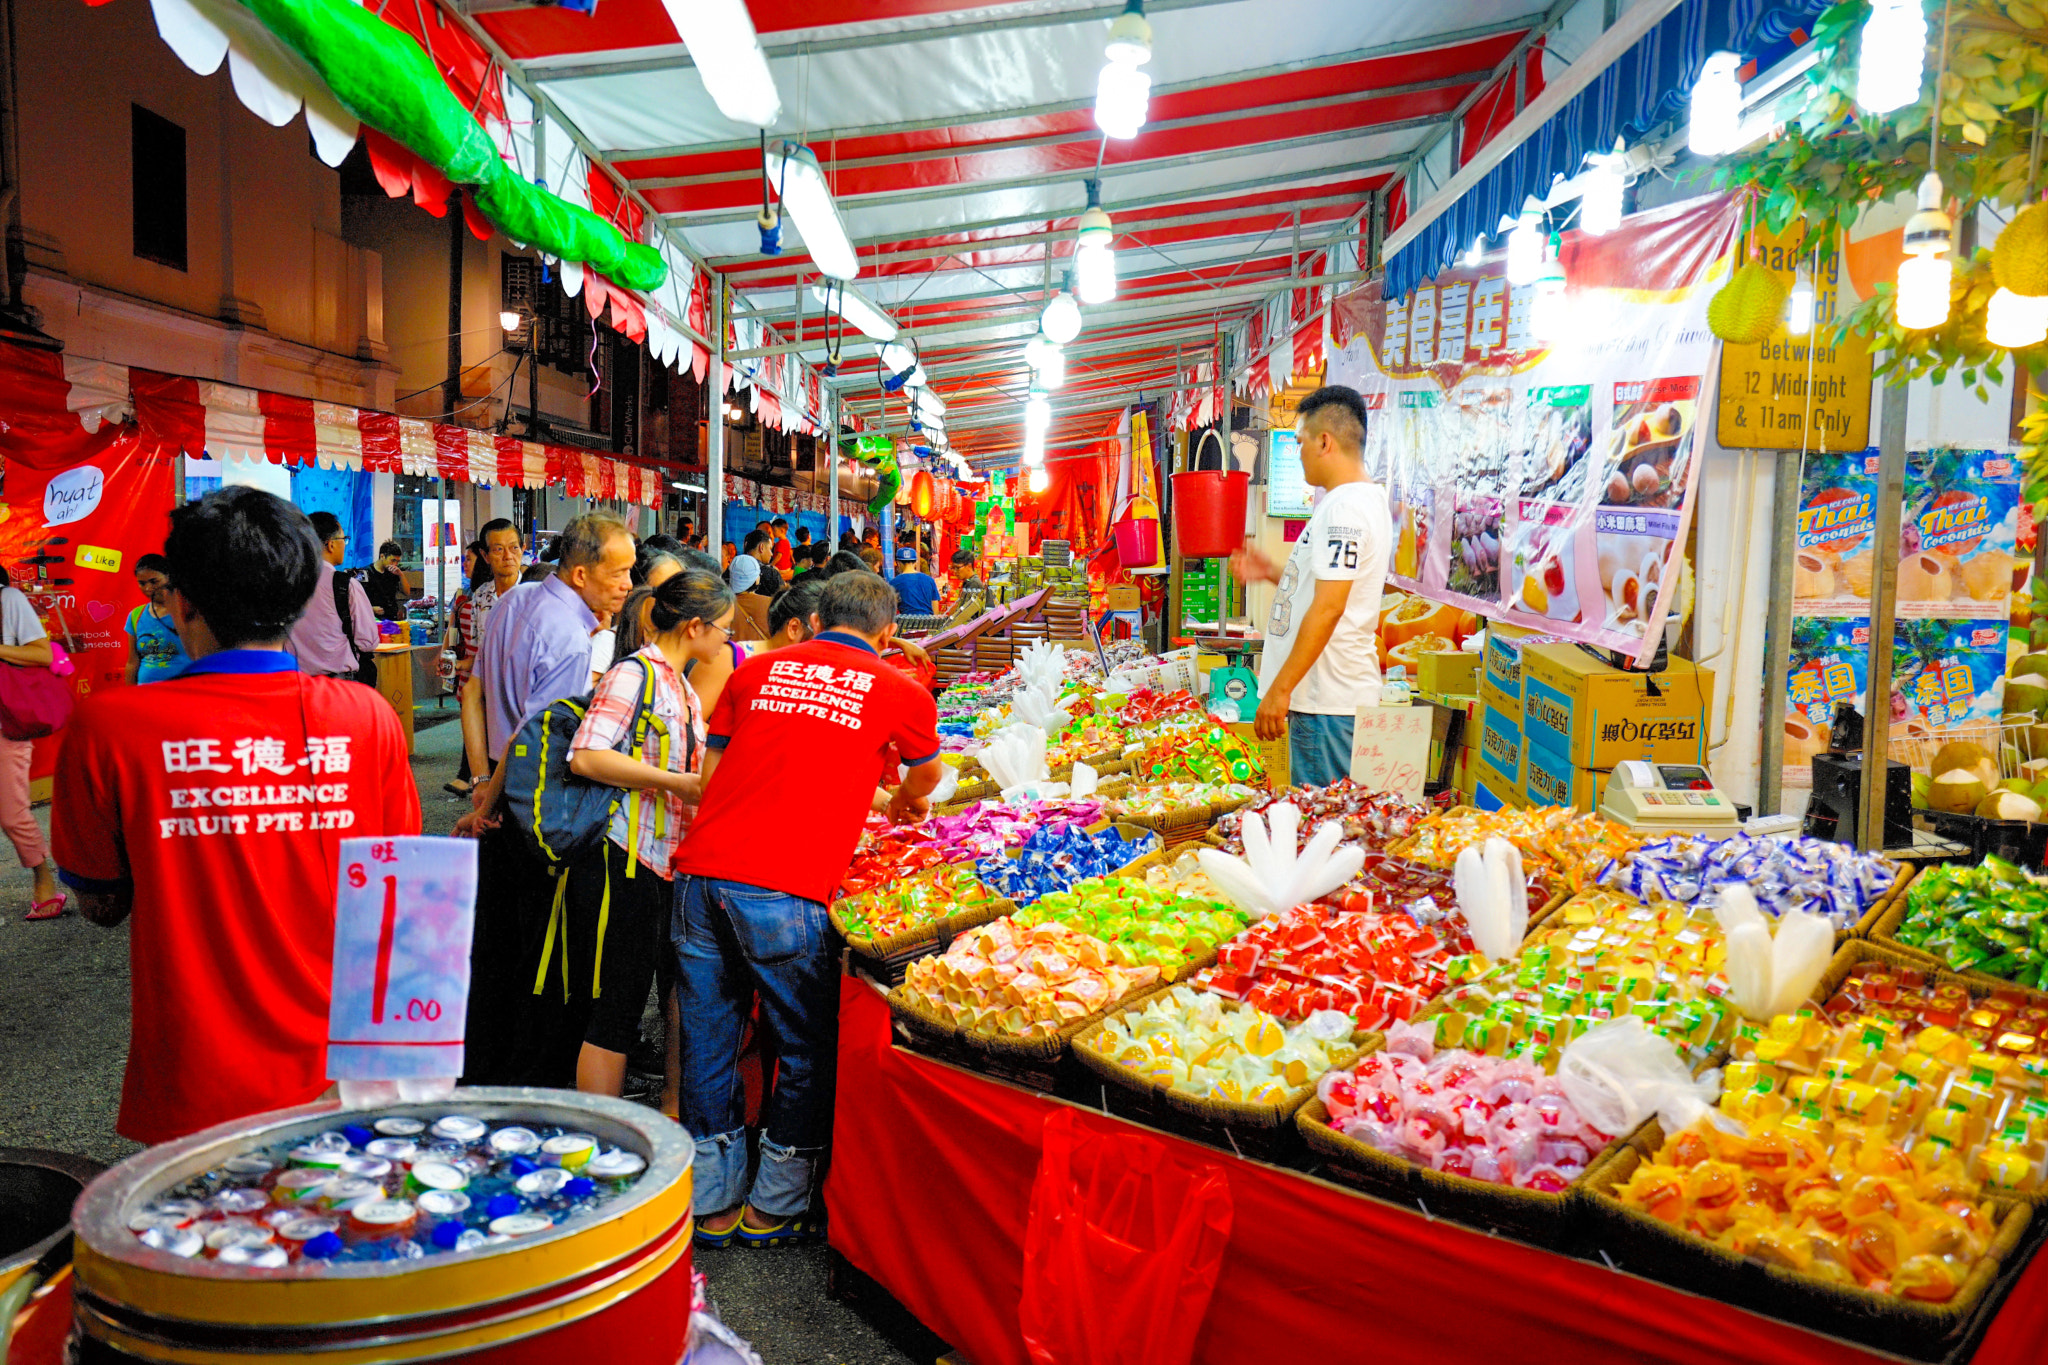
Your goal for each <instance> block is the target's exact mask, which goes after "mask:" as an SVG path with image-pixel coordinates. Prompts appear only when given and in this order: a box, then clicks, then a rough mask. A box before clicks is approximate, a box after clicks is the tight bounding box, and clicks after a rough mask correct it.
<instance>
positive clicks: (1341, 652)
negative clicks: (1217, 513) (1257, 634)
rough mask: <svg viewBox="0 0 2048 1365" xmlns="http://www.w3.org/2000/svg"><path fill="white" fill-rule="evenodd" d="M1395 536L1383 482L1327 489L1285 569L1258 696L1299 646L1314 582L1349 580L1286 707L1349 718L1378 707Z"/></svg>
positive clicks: (1269, 622) (1261, 661) (1262, 658)
mask: <svg viewBox="0 0 2048 1365" xmlns="http://www.w3.org/2000/svg"><path fill="white" fill-rule="evenodd" d="M1393 538H1394V529H1393V521H1392V518H1391V517H1390V516H1389V515H1388V513H1387V490H1386V489H1385V488H1383V487H1381V486H1380V485H1379V484H1376V483H1369V482H1368V483H1347V484H1340V485H1338V486H1337V487H1336V488H1333V489H1331V490H1330V491H1329V492H1328V493H1326V494H1324V495H1323V498H1322V500H1321V501H1320V502H1318V503H1317V504H1316V510H1315V514H1314V515H1313V516H1311V517H1310V518H1309V521H1308V525H1307V527H1306V528H1304V529H1303V531H1302V533H1301V538H1300V539H1299V540H1297V541H1295V542H1294V552H1293V553H1292V554H1290V555H1288V556H1287V567H1286V568H1285V569H1283V570H1281V572H1280V587H1279V590H1278V592H1276V593H1275V595H1274V597H1273V611H1272V615H1270V616H1269V617H1268V618H1267V620H1266V647H1265V650H1264V652H1263V654H1262V655H1261V656H1260V659H1259V693H1260V695H1261V696H1264V695H1265V694H1266V692H1267V691H1268V690H1270V689H1271V687H1272V685H1273V679H1274V678H1275V677H1277V676H1278V675H1279V673H1280V667H1281V665H1282V664H1284V663H1285V662H1286V661H1287V656H1288V654H1289V652H1290V651H1292V649H1293V648H1294V641H1295V638H1296V636H1297V634H1298V633H1299V628H1300V624H1301V622H1302V620H1303V618H1304V617H1306V616H1307V615H1308V608H1309V603H1310V602H1312V601H1314V600H1315V595H1316V584H1317V583H1318V582H1331V581H1345V582H1349V583H1350V584H1351V596H1350V598H1349V600H1348V601H1347V602H1346V603H1345V605H1344V615H1343V616H1342V617H1341V618H1339V620H1338V622H1337V629H1336V631H1335V632H1334V633H1332V634H1331V636H1330V643H1329V644H1328V645H1326V646H1324V648H1323V652H1322V654H1321V655H1320V656H1318V657H1317V659H1316V662H1315V665H1314V667H1312V668H1310V669H1309V671H1308V675H1307V676H1306V677H1304V678H1303V679H1302V680H1301V682H1300V683H1299V684H1298V685H1297V686H1296V687H1295V689H1294V697H1293V699H1292V700H1291V701H1290V702H1289V703H1288V707H1287V709H1288V710H1290V711H1303V712H1307V713H1308V714H1310V715H1319V716H1348V715H1350V714H1352V713H1353V712H1354V711H1356V710H1357V709H1358V708H1359V707H1361V706H1377V705H1379V700H1380V661H1379V651H1378V635H1379V619H1380V595H1381V591H1382V589H1383V588H1384V587H1385V586H1386V580H1387V552H1388V547H1389V546H1390V544H1391V543H1392V541H1393Z"/></svg>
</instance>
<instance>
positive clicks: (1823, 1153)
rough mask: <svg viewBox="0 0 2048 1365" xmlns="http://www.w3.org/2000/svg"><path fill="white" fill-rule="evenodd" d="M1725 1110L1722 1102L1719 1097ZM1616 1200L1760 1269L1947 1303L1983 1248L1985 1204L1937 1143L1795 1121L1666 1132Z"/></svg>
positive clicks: (1988, 1211)
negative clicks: (1910, 1142)
mask: <svg viewBox="0 0 2048 1365" xmlns="http://www.w3.org/2000/svg"><path fill="white" fill-rule="evenodd" d="M1723 1103H1724V1107H1725V1106H1726V1100H1724V1101H1723ZM1615 1196H1616V1198H1618V1199H1620V1200H1621V1201H1622V1202H1623V1203H1624V1204H1627V1205H1629V1206H1631V1207H1633V1208H1638V1209H1641V1210H1642V1211H1643V1212H1645V1213H1647V1214H1649V1215H1650V1216H1651V1217H1653V1218H1658V1219H1661V1220H1662V1221H1664V1222H1666V1223H1670V1224H1671V1225H1673V1226H1674V1227H1678V1228H1682V1229H1684V1230H1685V1231H1687V1232H1691V1233H1694V1234H1696V1235H1698V1236H1701V1237H1704V1238H1706V1239H1707V1240H1708V1241H1711V1242H1713V1243H1715V1244H1717V1245H1719V1246H1724V1247H1727V1248H1728V1249H1729V1250H1731V1251H1734V1252H1735V1253H1737V1254H1738V1255H1741V1256H1746V1257H1750V1258H1753V1259H1755V1260H1757V1261H1759V1262H1761V1263H1763V1264H1765V1265H1775V1266H1779V1267H1781V1268H1783V1269H1786V1270H1791V1271H1796V1272H1797V1273H1799V1274H1802V1275H1810V1276H1813V1277H1815V1278H1817V1279H1822V1280H1827V1281H1829V1282H1831V1283H1834V1284H1838V1285H1841V1286H1844V1287H1856V1288H1861V1289H1867V1290H1870V1291H1872V1292H1874V1293H1879V1294H1893V1295H1897V1296H1899V1297H1901V1298H1908V1299H1916V1300H1919V1301H1922V1302H1926V1303H1945V1302H1947V1301H1948V1300H1950V1299H1952V1298H1954V1297H1955V1296H1956V1293H1957V1292H1958V1291H1959V1290H1960V1289H1961V1288H1962V1286H1963V1283H1964V1281H1965V1280H1967V1279H1968V1278H1969V1276H1970V1272H1971V1269H1972V1268H1973V1267H1974V1266H1975V1264H1976V1262H1977V1260H1978V1259H1979V1258H1980V1257H1982V1256H1983V1255H1984V1253H1985V1251H1986V1249H1987V1248H1988V1247H1989V1246H1990V1243H1991V1234H1992V1229H1993V1211H1992V1208H1991V1206H1990V1205H1989V1204H1986V1203H1984V1202H1982V1200H1981V1191H1980V1189H1979V1187H1978V1184H1977V1182H1976V1181H1974V1180H1972V1179H1971V1178H1970V1176H1969V1175H1968V1174H1967V1173H1966V1172H1965V1170H1964V1169H1963V1165H1962V1163H1961V1162H1960V1161H1959V1160H1958V1159H1957V1158H1956V1157H1955V1156H1954V1155H1952V1154H1951V1152H1950V1151H1949V1150H1947V1149H1945V1148H1944V1147H1942V1146H1941V1145H1940V1144H1938V1143H1933V1142H1923V1143H1921V1144H1919V1145H1918V1146H1916V1147H1914V1148H1912V1149H1911V1150H1908V1149H1907V1148H1905V1147H1904V1146H1902V1145H1900V1144H1898V1143H1895V1142H1892V1141H1890V1140H1888V1139H1887V1138H1886V1137H1885V1136H1884V1135H1883V1134H1882V1133H1881V1132H1879V1131H1877V1130H1876V1129H1873V1128H1865V1127H1861V1126H1857V1125H1849V1126H1846V1127H1844V1128H1843V1129H1842V1130H1841V1131H1839V1132H1837V1133H1834V1134H1832V1135H1828V1134H1825V1133H1824V1131H1823V1128H1822V1126H1821V1125H1817V1124H1811V1123H1807V1122H1805V1121H1803V1119H1801V1118H1799V1117H1798V1116H1793V1117H1791V1118H1781V1117H1776V1116H1771V1117H1765V1118H1762V1119H1759V1120H1757V1121H1754V1122H1752V1123H1750V1124H1748V1125H1747V1131H1746V1132H1731V1131H1728V1130H1727V1129H1726V1128H1724V1127H1722V1126H1720V1125H1717V1124H1716V1123H1715V1122H1713V1121H1712V1120H1711V1119H1702V1120H1701V1121H1700V1122H1698V1123H1696V1124H1694V1125H1693V1126H1692V1127H1690V1128H1687V1129H1685V1130H1683V1131H1681V1132H1678V1133H1675V1134H1672V1135H1671V1136H1670V1137H1669V1138H1667V1139H1666V1140H1665V1142H1664V1144H1663V1146H1662V1147H1661V1148H1660V1149H1659V1150H1658V1152H1657V1155H1656V1157H1655V1159H1654V1160H1651V1161H1647V1162H1644V1163H1643V1164H1642V1165H1640V1166H1638V1167H1637V1168H1636V1170H1635V1172H1634V1173H1633V1174H1632V1175H1631V1176H1630V1177H1629V1179H1628V1181H1627V1183H1626V1184H1623V1185H1621V1186H1619V1187H1618V1188H1617V1189H1616V1190H1615Z"/></svg>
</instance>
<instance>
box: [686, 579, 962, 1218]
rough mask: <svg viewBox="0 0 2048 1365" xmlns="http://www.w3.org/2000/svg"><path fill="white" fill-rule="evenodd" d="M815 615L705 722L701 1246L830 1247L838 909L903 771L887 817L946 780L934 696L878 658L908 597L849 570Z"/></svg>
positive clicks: (696, 890)
mask: <svg viewBox="0 0 2048 1365" xmlns="http://www.w3.org/2000/svg"><path fill="white" fill-rule="evenodd" d="M817 619H818V624H819V631H818V634H817V636H816V637H815V638H813V639H811V640H809V641H806V642H805V643H803V644H797V645H791V646H789V647H788V648H786V649H775V650H772V651H768V652H765V653H762V654H757V655H756V656H754V657H753V658H751V659H749V660H747V661H746V662H745V663H743V664H741V665H740V666H739V667H738V668H737V669H736V670H734V672H733V675H732V679H731V681H729V682H728V683H726V685H725V690H724V691H722V692H721V693H719V697H718V704H717V705H716V706H715V707H713V708H712V713H711V719H710V720H709V721H708V722H707V723H706V726H705V729H706V730H707V732H708V734H707V737H706V739H705V745H706V749H707V753H706V757H705V759H704V768H703V781H704V800H703V804H702V805H701V806H699V808H698V812H697V818H696V819H695V820H694V821H693V822H692V823H691V825H690V829H689V832H688V833H687V834H685V835H684V836H683V843H682V847H681V848H680V849H678V850H677V852H676V860H675V868H676V917H675V928H674V933H675V947H676V956H677V967H678V987H679V994H680V997H681V1000H680V1004H681V1014H682V1022H683V1027H682V1034H683V1082H682V1090H683V1106H682V1107H683V1115H682V1117H683V1126H684V1127H686V1128H688V1129H689V1130H690V1133H691V1134H692V1135H693V1136H694V1137H695V1138H696V1140H697V1161H696V1166H695V1191H696V1194H695V1198H696V1212H697V1237H698V1240H700V1241H702V1242H704V1243H705V1244H706V1245H709V1246H725V1245H728V1244H729V1243H731V1242H733V1241H734V1240H738V1241H741V1242H744V1243H747V1244H749V1245H754V1246H776V1245H781V1244H785V1243H791V1242H802V1241H809V1240H812V1239H814V1238H815V1237H816V1236H817V1235H818V1232H819V1228H818V1227H817V1225H816V1224H814V1223H813V1222H812V1221H811V1220H810V1218H809V1216H808V1215H809V1209H810V1204H811V1195H812V1179H813V1176H814V1175H815V1174H816V1172H817V1168H818V1161H819V1158H821V1157H822V1156H823V1155H824V1145H825V1130H826V1128H827V1127H828V1125H829V1123H830V1120H831V1114H832V1058H833V1050H834V1047H835V1045H836V1034H837V1026H838V1018H839V972H838V967H837V963H836V959H835V956H834V951H833V943H834V940H833V935H832V932H831V928H830V925H829V922H828V920H827V919H826V914H825V906H826V903H827V902H828V901H829V900H830V899H831V897H832V893H833V891H834V889H835V888H837V887H838V885H839V883H840V881H841V880H842V879H844V877H845V876H846V869H847V865H848V864H849V863H851V862H852V861H853V852H854V847H855V845H856V844H858V843H859V841H860V833H861V827H862V825H863V823H864V822H865V821H866V819H867V815H868V811H869V809H870V806H871V804H872V802H873V800H874V795H875V786H876V784H877V783H878V782H880V781H882V780H883V779H884V778H885V777H887V778H889V779H890V780H893V779H894V769H895V766H896V759H897V758H898V757H899V756H900V757H901V759H902V761H903V765H904V769H905V772H904V776H903V780H902V785H901V786H899V787H898V788H897V789H896V794H895V796H894V798H893V799H892V800H891V802H890V805H889V814H890V816H891V818H893V819H895V820H898V821H904V820H912V819H916V818H917V817H918V816H920V815H922V814H924V813H925V811H926V810H927V809H928V808H929V804H928V803H927V801H926V800H925V798H926V796H928V795H929V794H930V793H931V791H932V789H933V788H935V787H936V786H937V785H938V782H939V775H940V767H941V764H940V762H939V737H938V708H937V706H936V705H935V704H934V703H933V701H932V697H931V693H930V692H928V691H926V690H925V689H924V688H922V687H920V686H918V685H917V683H916V682H914V681H912V680H911V678H910V677H909V675H907V674H905V673H903V672H900V671H899V670H897V669H895V668H893V667H891V666H890V665H889V664H887V663H884V662H883V661H882V659H881V651H882V650H883V649H885V648H887V647H888V644H889V641H890V638H891V637H892V636H894V634H895V633H896V590H895V589H894V588H891V587H890V586H889V585H888V583H887V582H885V581H884V580H883V579H881V578H880V577H878V576H877V575H875V574H870V573H843V574H839V575H838V576H836V577H834V578H833V579H831V580H830V581H829V582H828V583H826V585H825V590H824V592H823V593H822V594H821V595H820V597H819V599H818V616H817ZM885 765H886V768H887V771H885ZM799 773H800V774H802V775H803V779H802V780H803V783H804V795H805V802H804V808H803V818H802V824H803V828H802V830H801V832H800V834H798V835H797V836H796V837H791V833H790V831H789V828H788V821H787V816H788V790H789V782H790V780H791V777H792V775H793V774H799ZM757 999H758V1001H759V1003H760V1012H761V1022H762V1026H763V1027H764V1028H765V1029H766V1031H767V1032H768V1034H769V1035H770V1036H772V1037H773V1038H774V1039H775V1041H776V1045H777V1049H778V1054H777V1063H776V1073H775V1089H774V1093H773V1094H772V1095H770V1097H769V1099H768V1102H767V1104H766V1106H765V1107H764V1109H763V1111H762V1116H761V1143H760V1147H761V1160H760V1170H759V1173H758V1174H756V1175H755V1176H754V1177H753V1179H752V1180H751V1182H750V1181H749V1180H748V1170H747V1168H748V1160H747V1134H746V1113H745V1104H744V1096H743V1092H742V1088H741V1086H740V1084H739V1080H738V1076H737V1073H736V1067H737V1063H738V1060H739V1053H740V1037H741V1033H742V1031H743V1030H744V1029H745V1027H746V1023H747V1018H748V1014H749V1011H750V1009H751V1008H752V1004H753V1002H754V1001H755V1000H757Z"/></svg>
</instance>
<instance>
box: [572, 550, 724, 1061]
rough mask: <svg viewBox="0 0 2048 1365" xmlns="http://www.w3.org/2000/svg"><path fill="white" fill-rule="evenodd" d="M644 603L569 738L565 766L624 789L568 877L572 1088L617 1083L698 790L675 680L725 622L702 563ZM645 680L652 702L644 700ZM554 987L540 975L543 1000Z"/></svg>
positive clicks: (717, 582) (681, 686)
mask: <svg viewBox="0 0 2048 1365" xmlns="http://www.w3.org/2000/svg"><path fill="white" fill-rule="evenodd" d="M652 602H653V607H652V613H651V614H652V618H653V626H654V638H653V639H652V640H651V641H650V642H649V643H648V644H647V645H646V646H645V647H644V648H642V649H640V650H638V651H636V652H634V653H632V654H629V655H627V656H626V657H625V658H624V659H621V660H620V661H619V662H618V663H617V664H615V665H613V667H612V668H611V670H610V671H609V672H607V673H606V674H605V675H604V677H603V678H602V679H600V680H599V682H598V684H597V690H596V692H595V693H593V694H592V696H591V698H590V710H589V711H588V712H587V713H586V714H585V716H584V718H583V724H582V726H581V727H580V728H579V729H578V730H577V731H576V738H575V741H574V742H573V743H572V744H571V745H570V759H569V769H570V771H571V772H574V773H575V774H576V775H577V776H578V777H583V778H587V779H589V780H590V781H592V782H602V783H604V784H605V785H607V786H612V787H619V788H622V789H623V790H624V793H625V794H624V797H623V799H621V800H620V802H619V805H618V808H617V810H615V811H614V812H613V814H612V823H611V830H610V833H609V837H607V838H606V840H605V841H604V844H603V845H602V846H601V847H600V848H599V849H597V850H595V851H593V852H592V853H591V854H590V855H589V856H588V857H586V858H585V859H584V861H583V862H582V863H580V864H579V865H577V866H576V867H574V868H572V869H571V870H570V872H569V890H568V896H567V909H568V939H569V944H568V951H569V961H570V962H571V963H572V964H574V966H573V967H572V969H571V975H570V979H569V981H568V983H567V988H566V992H565V994H566V1000H565V1001H564V1004H563V1007H562V1014H563V1020H562V1028H561V1030H560V1031H559V1032H558V1033H556V1034H555V1036H557V1037H558V1038H560V1039H561V1040H562V1046H563V1056H562V1058H561V1064H562V1069H563V1070H564V1071H566V1070H567V1066H568V1063H569V1060H570V1058H569V1056H568V1050H569V1048H570V1047H571V1046H574V1047H575V1048H576V1052H575V1056H574V1064H575V1070H576V1088H577V1089H578V1090H584V1091H589V1092H591V1093H594V1094H601V1095H617V1094H619V1093H620V1092H621V1091H622V1090H623V1089H624V1086H625V1079H626V1054H627V1053H628V1052H630V1051H631V1050H632V1048H633V1045H634V1043H635V1042H637V1041H638V1040H639V1037H640V1015H641V1011H642V1009H643V1007H644V1006H645V1005H646V1003H647V991H648V988H649V987H650V986H651V985H652V984H653V982H654V973H655V963H656V961H657V959H658V957H659V955H660V953H661V952H662V951H663V949H664V945H665V943H666V941H667V935H668V920H669V906H670V901H671V899H672V897H671V888H670V885H669V878H670V876H671V874H670V871H669V864H670V862H671V861H672V860H673V856H674V854H675V851H676V845H677V844H679V843H680V842H682V837H683V830H684V828H685V827H686V826H687V824H688V823H689V817H690V813H691V811H692V809H693V808H694V807H695V806H696V804H697V798H698V795H699V792H700V790H701V788H700V786H699V780H698V777H697V772H698V769H699V768H701V767H702V766H703V761H704V713H703V710H702V708H701V707H700V706H699V704H698V701H697V694H696V692H695V691H694V690H692V688H691V687H690V684H689V683H687V682H685V681H684V680H683V675H684V673H685V672H686V671H688V669H689V667H690V665H691V664H692V663H693V662H703V661H705V660H709V659H713V658H717V657H719V656H720V655H721V653H722V651H723V650H724V648H725V642H726V640H727V639H728V638H729V637H730V635H731V629H730V628H731V626H732V616H733V595H732V590H731V589H730V588H728V587H727V586H726V585H725V581H724V580H723V579H721V578H720V577H719V576H718V575H717V574H714V573H710V572H707V571H705V570H703V569H685V570H683V571H682V572H681V573H678V574H676V575H675V576H673V577H671V578H669V579H668V580H666V581H665V582H663V583H662V584H661V586H660V587H658V588H656V589H655V591H654V596H653V599H652ZM650 679H651V680H652V684H653V688H652V691H653V695H652V700H651V702H643V699H644V698H646V697H647V689H648V683H649V681H650ZM643 712H644V714H643ZM584 964H589V965H588V966H585V965H584ZM586 981H587V982H588V986H589V990H588V994H587V995H586V994H585V991H584V985H585V982H586ZM557 994H558V992H557V990H556V988H555V983H554V982H552V981H550V982H548V983H547V990H546V996H547V999H548V1000H550V1001H552V1000H553V999H555V998H556V996H557ZM551 1032H553V1030H551Z"/></svg>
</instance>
